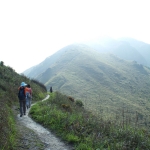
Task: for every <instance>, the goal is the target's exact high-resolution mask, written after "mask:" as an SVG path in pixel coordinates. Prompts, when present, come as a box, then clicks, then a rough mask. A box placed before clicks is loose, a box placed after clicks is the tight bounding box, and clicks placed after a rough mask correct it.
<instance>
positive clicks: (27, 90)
mask: <svg viewBox="0 0 150 150" xmlns="http://www.w3.org/2000/svg"><path fill="white" fill-rule="evenodd" d="M25 95H26V107H27V109H28V108H30V106H31V99H32V89H31V87H30V84H27V86H26V88H25Z"/></svg>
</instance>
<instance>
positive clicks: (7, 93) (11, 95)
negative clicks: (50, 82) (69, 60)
mask: <svg viewBox="0 0 150 150" xmlns="http://www.w3.org/2000/svg"><path fill="white" fill-rule="evenodd" d="M22 81H24V82H26V83H28V84H30V85H31V87H32V89H33V101H32V102H34V101H38V100H40V99H42V98H44V97H45V95H46V94H47V91H46V88H45V86H44V85H43V84H41V83H39V82H37V81H35V80H30V79H29V78H27V77H25V76H22V75H19V74H17V73H16V72H15V71H14V70H13V69H12V68H10V67H7V66H5V65H4V62H0V108H1V111H0V137H1V138H0V149H1V150H4V149H5V150H10V149H15V148H14V147H15V145H16V143H17V141H16V137H18V134H19V133H18V130H16V122H15V118H16V116H15V115H14V110H18V108H19V102H18V97H17V93H18V87H19V86H20V83H21V82H22ZM18 113H19V110H18Z"/></svg>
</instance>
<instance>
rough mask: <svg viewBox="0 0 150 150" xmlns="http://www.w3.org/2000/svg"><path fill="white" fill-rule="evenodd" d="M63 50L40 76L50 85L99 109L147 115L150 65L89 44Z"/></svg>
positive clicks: (39, 78) (40, 79) (142, 116)
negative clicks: (102, 50)
mask: <svg viewBox="0 0 150 150" xmlns="http://www.w3.org/2000/svg"><path fill="white" fill-rule="evenodd" d="M63 50H64V52H63V53H62V55H60V57H59V58H58V59H57V60H56V61H55V62H54V63H53V64H52V65H51V66H50V67H49V68H48V69H47V70H45V72H43V73H42V74H40V75H39V76H37V77H36V79H38V80H39V81H40V82H42V83H44V84H45V85H46V86H47V89H49V87H50V86H52V87H53V89H54V90H55V91H56V90H57V91H60V92H62V93H65V94H67V95H72V96H73V97H74V98H75V99H81V100H82V101H83V103H84V104H85V107H86V108H88V109H91V110H94V111H95V112H97V111H99V110H102V109H100V108H103V112H105V113H106V114H107V115H108V114H109V115H110V114H113V113H114V114H116V113H118V111H119V110H120V109H122V108H125V109H128V110H129V112H130V115H131V114H135V112H136V111H137V112H138V113H139V116H140V117H141V118H145V116H147V114H148V113H149V111H150V103H149V101H150V92H149V91H150V69H149V68H147V67H144V66H143V65H140V64H137V63H136V62H135V61H132V62H130V61H125V60H123V59H120V58H118V57H116V56H114V55H112V54H110V55H108V54H101V53H99V52H97V51H95V50H93V49H91V48H90V47H88V46H86V45H70V46H67V47H65V48H64V49H63ZM56 55H57V53H56ZM50 58H52V56H51V57H50ZM43 63H45V62H43Z"/></svg>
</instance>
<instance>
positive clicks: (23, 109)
mask: <svg viewBox="0 0 150 150" xmlns="http://www.w3.org/2000/svg"><path fill="white" fill-rule="evenodd" d="M26 85H27V84H26V83H25V82H21V84H20V87H19V88H18V91H19V92H18V98H19V104H20V117H22V116H23V115H26V95H25V88H26Z"/></svg>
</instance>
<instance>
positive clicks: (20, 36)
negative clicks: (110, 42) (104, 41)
mask: <svg viewBox="0 0 150 150" xmlns="http://www.w3.org/2000/svg"><path fill="white" fill-rule="evenodd" d="M149 15H150V4H149V0H0V61H4V64H5V65H7V66H10V67H12V68H13V69H14V70H15V71H16V72H18V73H21V72H23V71H25V70H26V69H28V68H30V67H32V66H34V65H37V64H39V63H40V62H42V61H43V60H44V59H45V58H46V57H48V56H50V55H52V54H53V53H55V52H56V51H58V50H59V49H61V48H62V47H64V46H66V45H69V44H71V43H74V42H79V41H82V40H86V39H89V38H93V37H98V36H103V35H105V36H110V37H112V38H118V37H131V38H135V39H137V40H141V41H144V42H146V43H149V44H150V18H149ZM22 64H23V65H22Z"/></svg>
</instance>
